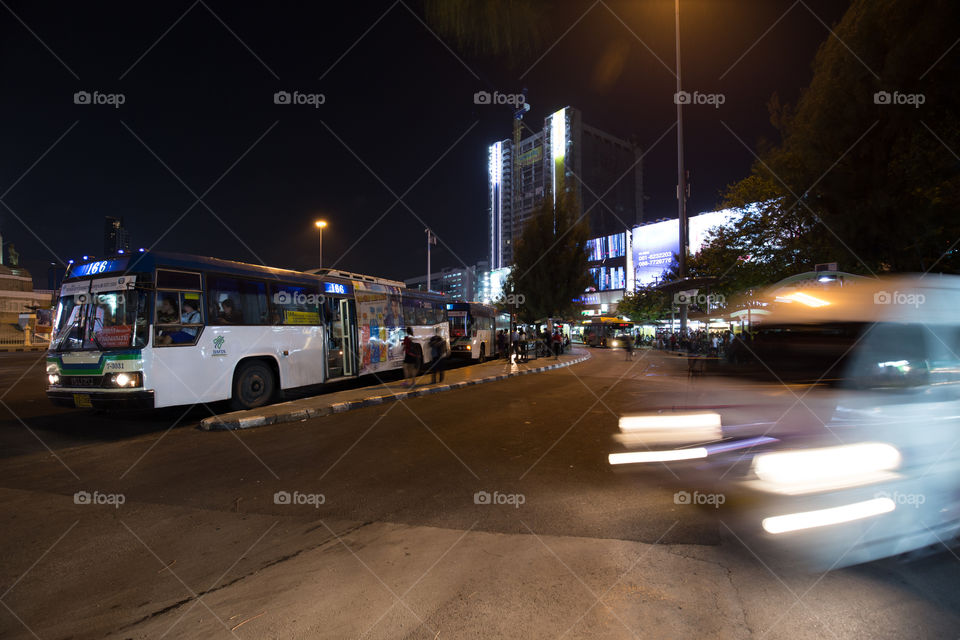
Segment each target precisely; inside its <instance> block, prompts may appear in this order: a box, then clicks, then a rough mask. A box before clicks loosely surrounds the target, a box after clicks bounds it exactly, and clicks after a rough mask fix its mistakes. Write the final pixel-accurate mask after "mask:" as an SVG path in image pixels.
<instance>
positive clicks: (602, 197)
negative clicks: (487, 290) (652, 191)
mask: <svg viewBox="0 0 960 640" xmlns="http://www.w3.org/2000/svg"><path fill="white" fill-rule="evenodd" d="M514 146H516V145H515V144H514V142H513V141H512V140H500V141H498V142H495V143H493V144H492V145H490V147H489V148H488V152H487V153H488V167H487V178H488V181H489V191H488V194H489V215H490V268H491V269H500V268H503V267H507V266H509V265H510V264H511V263H512V262H513V247H514V245H515V244H516V242H517V240H518V239H519V237H520V234H521V233H522V231H523V225H524V223H525V222H526V221H527V219H528V218H529V217H530V214H531V213H532V212H533V211H534V209H536V208H537V207H538V206H539V205H540V203H541V202H543V200H544V198H552V199H553V200H554V201H555V200H556V196H557V194H559V193H563V192H569V193H572V194H573V195H575V196H576V200H577V202H578V203H579V204H580V212H579V213H581V214H583V213H585V214H586V216H587V220H588V221H589V224H590V233H591V236H594V237H598V236H608V235H612V234H615V233H622V232H623V231H624V230H625V229H628V228H631V227H633V226H635V225H638V224H641V223H642V222H643V167H642V163H641V157H642V153H641V150H640V148H639V147H637V146H636V145H634V144H631V143H629V142H626V141H624V140H620V139H619V138H616V137H614V136H612V135H610V134H608V133H605V132H603V131H600V130H599V129H596V128H595V127H591V126H590V125H587V124H584V123H583V121H582V118H581V114H580V111H579V110H578V109H574V108H572V107H564V108H563V109H560V110H559V111H556V112H555V113H552V114H551V115H550V116H548V117H547V118H546V119H545V120H544V124H543V129H542V130H541V131H539V132H536V133H534V134H532V135H529V136H527V137H525V138H522V139H521V140H520V143H519V146H517V148H516V149H514Z"/></svg>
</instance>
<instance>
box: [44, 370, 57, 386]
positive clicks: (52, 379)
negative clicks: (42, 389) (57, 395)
mask: <svg viewBox="0 0 960 640" xmlns="http://www.w3.org/2000/svg"><path fill="white" fill-rule="evenodd" d="M47 381H48V382H49V383H50V386H51V387H55V386H57V385H58V384H60V374H57V373H48V374H47Z"/></svg>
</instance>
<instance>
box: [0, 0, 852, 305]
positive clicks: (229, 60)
mask: <svg viewBox="0 0 960 640" xmlns="http://www.w3.org/2000/svg"><path fill="white" fill-rule="evenodd" d="M4 3H6V4H4ZM847 4H848V3H847V2H842V1H835V0H834V1H819V2H815V1H808V2H806V3H805V4H804V3H803V2H800V3H794V2H793V1H792V0H784V1H780V0H727V1H722V0H709V1H708V0H682V2H681V5H682V9H681V11H682V18H681V42H682V55H683V60H682V63H683V79H684V83H683V84H684V88H685V89H686V90H688V91H693V90H698V91H700V92H721V93H723V94H724V96H725V98H726V102H725V103H724V104H723V105H722V106H721V107H720V108H719V109H714V108H713V107H711V106H707V105H700V106H691V107H689V108H686V109H685V111H684V125H685V136H686V144H685V148H686V162H687V166H688V168H689V169H690V171H691V173H692V181H693V197H692V201H691V202H690V205H689V207H690V211H691V213H694V212H700V211H707V210H711V209H712V208H714V207H715V206H716V205H717V203H718V201H719V194H720V192H721V191H722V190H723V188H724V187H725V186H726V185H727V184H729V183H732V182H734V181H736V180H738V179H739V178H742V177H744V176H745V175H746V174H747V172H748V170H749V167H750V164H751V162H752V159H753V158H752V156H751V154H750V152H749V151H748V150H747V149H746V148H745V147H744V146H743V145H742V144H741V142H739V141H738V140H737V138H736V137H734V136H733V135H732V134H731V133H730V131H728V130H727V128H726V127H725V126H724V124H723V123H726V125H727V126H729V128H730V129H732V130H733V131H734V132H735V133H736V135H737V136H738V137H739V138H740V139H741V140H743V142H745V143H746V144H748V145H750V146H751V147H754V148H755V146H756V143H757V142H758V141H759V140H760V139H762V138H767V139H770V138H773V137H774V136H775V131H774V130H773V128H772V127H771V125H770V123H769V118H768V114H767V107H766V104H767V101H768V100H769V98H770V96H771V95H772V94H773V93H774V92H776V93H778V94H779V95H780V98H781V99H782V100H784V101H789V102H795V101H796V99H797V97H798V95H799V93H800V90H801V89H802V87H804V86H805V85H806V84H807V83H808V82H809V80H810V77H811V63H812V61H813V57H814V54H815V53H816V50H817V47H818V46H819V45H820V44H821V43H822V42H823V41H824V40H825V39H826V38H827V37H828V36H829V31H828V30H827V27H826V26H825V24H826V25H832V24H835V23H836V22H837V21H838V20H839V19H840V17H841V16H842V14H843V11H844V10H845V8H846V6H847ZM341 6H342V8H337V5H335V4H334V3H332V2H316V3H288V4H284V3H264V4H262V5H253V6H240V5H239V3H232V2H217V1H207V2H206V3H204V2H197V3H193V4H191V2H189V1H188V2H164V3H151V4H140V3H137V4H130V3H117V4H111V3H69V4H66V3H65V4H62V5H59V6H58V5H56V4H54V3H31V2H10V1H8V0H4V2H3V3H0V65H2V72H0V96H2V99H0V139H2V141H3V145H2V155H0V200H2V202H3V204H0V230H2V233H3V238H4V242H11V241H12V242H14V243H15V244H16V247H17V250H18V251H19V252H20V253H21V255H22V260H23V263H24V264H25V265H26V266H27V267H28V268H30V269H31V270H32V271H33V272H34V276H35V281H36V282H37V285H38V286H45V283H46V266H47V265H49V263H50V262H51V261H58V260H67V259H69V258H77V257H79V256H80V255H82V254H84V253H89V254H96V255H99V254H100V253H102V250H103V241H102V236H103V217H104V216H105V215H112V216H122V217H123V218H124V219H125V221H126V224H127V226H128V228H129V230H130V233H131V237H132V243H133V246H134V247H139V246H145V247H152V246H155V248H156V249H158V250H166V251H178V252H185V253H196V254H201V255H210V256H216V257H221V258H228V259H234V260H242V261H248V262H253V263H260V262H263V263H266V264H268V265H271V266H281V267H290V268H296V269H303V268H311V267H315V266H316V260H317V257H316V254H317V234H316V230H315V229H314V227H313V221H314V220H315V219H316V218H318V217H322V218H324V219H326V220H327V221H328V223H329V226H328V227H327V229H326V230H325V232H324V263H325V266H333V265H336V266H338V267H340V268H344V269H348V270H352V271H359V272H364V273H371V274H376V275H382V276H385V277H390V278H398V279H402V278H406V277H412V276H416V275H419V274H422V273H423V272H425V270H426V265H425V262H426V256H425V234H424V227H425V226H426V225H429V226H430V227H432V228H433V229H434V230H435V232H436V233H437V234H438V235H439V237H440V241H441V242H440V246H438V247H436V248H435V249H434V252H433V265H434V269H435V270H438V269H439V268H441V267H444V266H456V265H460V264H463V263H466V264H473V263H475V262H476V261H478V260H483V259H486V258H487V245H488V231H487V227H488V220H487V214H486V206H487V203H486V161H487V157H486V149H487V145H488V144H489V143H491V142H493V141H495V140H498V139H503V138H507V137H509V136H510V135H511V127H512V124H511V110H510V108H508V107H503V106H500V107H498V106H490V105H479V106H478V105H475V104H474V102H473V94H474V93H475V92H476V91H479V90H487V91H494V90H496V91H500V92H502V93H514V92H518V91H520V90H521V89H522V88H524V87H526V88H527V89H528V92H529V94H528V101H529V102H530V103H531V105H532V110H531V112H530V115H529V116H528V118H529V123H530V125H531V126H532V127H533V128H534V129H536V130H539V129H540V128H541V126H542V122H543V118H544V117H545V116H546V115H548V114H549V113H551V112H553V111H555V110H556V109H558V108H560V107H563V106H566V105H570V106H574V107H577V108H579V109H581V110H582V112H583V119H584V122H586V123H589V124H591V125H593V126H595V127H598V128H600V129H603V130H605V131H608V132H610V133H612V134H614V135H617V136H619V137H622V138H630V137H633V138H635V139H636V141H637V142H638V143H639V144H640V146H641V147H642V148H644V149H645V150H647V149H649V151H648V153H647V155H646V156H645V159H644V191H645V198H646V201H645V212H646V217H647V219H654V218H659V217H670V216H674V217H675V216H676V209H677V207H676V200H675V184H676V137H675V133H674V132H670V133H668V134H667V135H666V136H664V133H665V132H667V131H668V130H669V129H670V127H671V126H672V125H673V124H674V121H675V106H674V104H673V93H674V90H675V87H674V84H675V80H674V77H673V75H672V73H671V71H672V70H673V68H674V65H675V58H674V16H673V6H674V4H673V1H672V0H651V1H649V2H647V1H639V2H638V1H635V2H616V1H612V0H611V1H609V2H606V4H603V3H596V4H593V3H591V2H579V1H578V2H554V3H552V7H553V9H552V10H551V11H549V12H548V21H547V23H546V27H545V29H544V33H543V35H542V38H543V44H542V45H541V46H540V48H539V50H538V51H537V52H536V53H534V54H533V55H531V56H529V57H526V58H522V59H520V58H518V59H515V60H508V59H504V58H495V57H478V56H473V55H468V54H462V53H461V52H460V51H456V55H454V53H451V51H450V50H448V49H447V46H446V45H445V44H444V43H442V42H441V41H440V40H439V39H438V38H437V37H436V36H435V35H434V34H432V33H431V32H430V31H429V30H428V29H427V27H426V26H425V25H424V24H422V23H421V22H420V20H418V18H417V17H415V15H414V13H416V14H417V16H421V17H422V7H421V6H420V5H419V4H418V2H417V1H416V0H409V2H408V3H407V4H403V3H401V2H397V3H395V4H392V3H390V2H384V3H379V2H359V3H343V4H342V5H341ZM591 6H592V8H591ZM791 7H792V8H791ZM588 9H589V10H588ZM385 12H386V13H385ZM584 12H586V15H583V14H584ZM14 14H15V15H14ZM614 14H616V15H614ZM814 14H815V15H814ZM581 16H582V18H581ZM578 19H580V21H579V22H577V24H576V25H575V26H573V28H572V29H570V31H569V32H568V33H567V34H566V35H565V36H564V37H562V38H561V39H559V42H558V41H557V39H558V38H559V37H560V36H561V34H563V33H564V32H565V31H567V29H568V28H569V27H570V26H571V25H573V24H574V22H576V21H577V20H578ZM621 20H622V21H623V23H625V24H626V25H627V26H628V27H629V30H628V28H627V26H624V24H622V23H621V22H620V21H621ZM778 20H779V21H778ZM821 21H822V23H825V24H822V23H821ZM374 23H376V24H374ZM774 23H776V25H775V26H772V25H774ZM372 25H373V26H372ZM371 26H372V28H371ZM771 26H772V28H771ZM368 29H369V32H367V30H368ZM768 29H770V30H769V32H768V33H766V34H765V35H764V32H766V31H767V30H768ZM631 31H632V32H633V33H631ZM365 32H366V35H364V33H365ZM361 36H363V37H361ZM761 36H763V37H762V38H761ZM758 39H759V42H757V40H758ZM640 40H642V41H643V43H645V44H646V46H648V47H649V48H650V49H651V50H652V51H653V53H651V52H650V51H648V50H647V48H646V46H644V44H643V43H641V41H640ZM551 45H552V48H550V47H551ZM751 47H752V48H751ZM547 49H549V52H547V53H546V55H545V56H543V57H542V59H540V60H539V62H536V64H535V65H534V62H535V61H536V60H537V58H539V57H540V56H541V55H543V53H544V52H545V51H547ZM654 53H655V54H656V56H654ZM744 54H746V55H744ZM458 56H459V58H460V59H459V60H458ZM657 56H658V57H659V58H660V60H658V59H657ZM741 56H743V57H742V59H740V58H741ZM738 59H740V60H739V62H737V61H738ZM661 61H662V63H661ZM735 63H736V64H735ZM531 65H533V66H532V68H531ZM664 65H665V66H664ZM731 67H732V68H731ZM668 68H669V70H668ZM521 76H522V77H521ZM721 76H723V77H722V79H721ZM281 90H285V91H288V92H291V93H292V92H294V91H299V92H301V93H306V94H312V93H322V94H323V95H324V97H325V103H324V104H323V105H321V106H319V108H314V107H313V106H310V105H276V104H274V99H273V98H274V93H275V92H277V91H281ZM77 91H87V92H89V93H91V94H93V92H94V91H97V92H99V93H100V94H122V95H123V97H124V100H125V101H124V104H122V105H121V106H120V107H119V108H115V107H114V106H111V105H109V104H102V105H91V104H87V105H77V104H74V93H75V92H77ZM658 139H660V141H659V143H657V144H656V146H653V148H652V149H651V148H650V147H651V146H652V145H654V143H655V142H656V141H657V140H658ZM58 140H59V141H58ZM31 167H32V168H31ZM398 197H401V198H402V202H397V198H398ZM198 198H201V199H202V201H201V202H197V200H198ZM4 205H6V206H4Z"/></svg>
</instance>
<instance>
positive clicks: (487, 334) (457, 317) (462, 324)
mask: <svg viewBox="0 0 960 640" xmlns="http://www.w3.org/2000/svg"><path fill="white" fill-rule="evenodd" d="M446 307H447V317H448V318H449V319H450V352H451V354H452V355H455V356H461V357H469V358H470V359H472V360H479V361H483V360H485V359H486V358H487V357H490V356H494V355H496V354H497V352H498V350H497V330H498V329H505V330H506V331H507V332H508V333H509V331H510V315H509V314H506V313H498V312H497V309H496V307H493V306H491V305H488V304H481V303H479V302H448V303H447V305H446Z"/></svg>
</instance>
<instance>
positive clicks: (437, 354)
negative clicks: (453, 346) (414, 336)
mask: <svg viewBox="0 0 960 640" xmlns="http://www.w3.org/2000/svg"><path fill="white" fill-rule="evenodd" d="M448 353H449V348H448V347H447V341H446V340H444V339H443V336H442V335H440V329H439V328H438V329H437V331H436V333H435V334H434V335H433V336H432V337H431V338H430V372H431V373H432V374H433V377H432V378H431V384H437V382H443V369H444V367H446V363H447V355H448Z"/></svg>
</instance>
